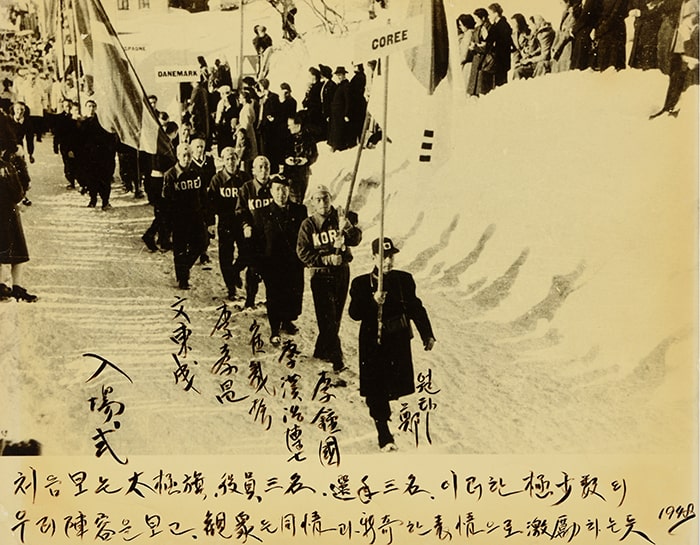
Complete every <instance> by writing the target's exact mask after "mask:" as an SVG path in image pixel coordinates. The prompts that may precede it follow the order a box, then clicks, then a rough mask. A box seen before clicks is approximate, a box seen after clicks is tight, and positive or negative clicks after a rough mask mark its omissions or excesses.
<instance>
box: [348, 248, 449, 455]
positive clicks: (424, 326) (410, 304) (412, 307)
mask: <svg viewBox="0 0 700 545" xmlns="http://www.w3.org/2000/svg"><path fill="white" fill-rule="evenodd" d="M383 252H384V255H383V261H382V262H381V263H380V261H379V239H375V240H374V241H373V242H372V255H373V257H374V262H375V267H374V270H373V271H372V272H371V273H369V274H364V275H362V276H358V277H357V278H355V279H354V280H353V281H352V285H351V287H350V306H349V309H348V311H349V314H350V317H351V318H352V319H353V320H357V321H360V347H359V357H360V362H359V363H360V395H361V396H362V397H364V398H365V402H366V403H367V406H368V407H369V414H370V416H371V417H372V418H373V419H374V423H375V426H376V428H377V436H378V440H379V448H380V449H382V450H383V451H391V450H396V449H397V447H396V444H395V443H394V437H393V436H392V434H391V431H390V430H389V425H388V422H389V420H390V418H391V408H390V406H389V401H390V400H394V399H398V398H399V397H401V396H406V395H409V394H412V393H413V392H414V391H415V385H414V379H413V358H412V355H411V339H412V338H413V331H412V329H411V321H413V323H414V324H415V325H416V328H417V329H418V334H419V335H420V337H421V340H422V341H423V347H424V349H425V350H432V348H433V346H434V345H435V336H434V335H433V329H432V326H431V324H430V319H429V318H428V313H427V311H426V310H425V307H424V306H423V303H422V302H421V300H420V299H419V298H418V297H417V295H416V284H415V282H414V280H413V277H412V276H411V275H410V274H409V273H407V272H404V271H399V270H394V254H396V253H397V252H398V250H397V249H396V247H395V246H394V243H393V242H392V240H391V239H390V238H386V237H385V238H384V239H383ZM380 265H381V266H382V270H383V284H382V288H383V289H382V291H381V292H380V291H378V275H379V270H378V267H379V266H380ZM379 305H381V307H382V321H381V323H382V328H381V337H380V335H379V332H378V327H379V326H378V324H379V314H378V309H379ZM379 339H381V341H380V340H379Z"/></svg>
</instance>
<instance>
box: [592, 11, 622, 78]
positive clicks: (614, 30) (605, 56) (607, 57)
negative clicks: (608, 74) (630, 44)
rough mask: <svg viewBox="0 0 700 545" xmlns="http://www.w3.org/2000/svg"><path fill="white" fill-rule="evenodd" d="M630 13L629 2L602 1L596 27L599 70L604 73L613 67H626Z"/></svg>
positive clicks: (617, 68) (618, 68) (597, 64)
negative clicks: (626, 22) (628, 17)
mask: <svg viewBox="0 0 700 545" xmlns="http://www.w3.org/2000/svg"><path fill="white" fill-rule="evenodd" d="M629 11H630V8H629V0H601V11H600V18H599V19H598V24H597V25H596V27H595V41H596V66H595V68H596V69H597V70H600V71H601V72H602V71H603V70H606V69H607V68H610V67H611V66H612V67H613V68H615V69H616V70H622V69H623V68H624V67H625V57H626V56H627V55H626V52H625V43H626V41H627V27H626V25H625V19H626V18H627V16H628V14H629Z"/></svg>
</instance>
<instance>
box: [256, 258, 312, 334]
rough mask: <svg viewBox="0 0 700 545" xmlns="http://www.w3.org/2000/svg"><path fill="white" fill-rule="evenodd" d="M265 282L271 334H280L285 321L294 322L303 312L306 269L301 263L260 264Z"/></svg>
mask: <svg viewBox="0 0 700 545" xmlns="http://www.w3.org/2000/svg"><path fill="white" fill-rule="evenodd" d="M260 274H261V275H262V278H263V282H264V283H265V298H266V301H265V306H266V308H267V319H268V321H269V322H270V335H279V332H280V327H281V326H282V323H283V322H293V321H294V320H296V319H297V318H298V317H299V315H300V314H301V301H302V295H303V292H304V269H303V266H302V265H301V263H297V264H287V263H279V262H277V263H269V264H265V265H262V266H260Z"/></svg>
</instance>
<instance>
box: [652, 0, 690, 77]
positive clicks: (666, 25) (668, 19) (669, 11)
mask: <svg viewBox="0 0 700 545" xmlns="http://www.w3.org/2000/svg"><path fill="white" fill-rule="evenodd" d="M682 4H683V0H665V1H664V2H663V3H662V4H661V8H660V11H661V25H660V26H659V34H658V36H657V47H656V58H657V61H658V64H659V69H660V70H661V71H662V72H663V73H664V74H666V75H669V74H670V73H671V59H672V58H673V52H672V51H671V49H672V47H673V42H674V39H675V36H676V28H677V27H678V15H679V14H680V12H681V5H682Z"/></svg>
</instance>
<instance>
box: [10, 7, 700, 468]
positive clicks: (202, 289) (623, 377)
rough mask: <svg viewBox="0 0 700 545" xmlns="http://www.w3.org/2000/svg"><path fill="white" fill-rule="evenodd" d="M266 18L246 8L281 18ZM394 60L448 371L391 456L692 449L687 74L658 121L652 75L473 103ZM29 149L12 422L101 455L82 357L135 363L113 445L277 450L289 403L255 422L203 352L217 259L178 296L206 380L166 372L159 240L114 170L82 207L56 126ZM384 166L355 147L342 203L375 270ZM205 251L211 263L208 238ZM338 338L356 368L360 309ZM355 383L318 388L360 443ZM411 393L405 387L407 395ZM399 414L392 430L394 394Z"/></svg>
mask: <svg viewBox="0 0 700 545" xmlns="http://www.w3.org/2000/svg"><path fill="white" fill-rule="evenodd" d="M397 3H398V2H394V5H395V4H397ZM363 4H364V2H363ZM504 6H505V3H504ZM448 7H449V6H448ZM348 9H349V8H348ZM354 9H355V12H356V13H358V17H359V14H360V13H361V10H360V9H359V7H355V8H354ZM449 9H456V8H454V7H449ZM460 9H461V8H460ZM355 12H353V13H355ZM274 16H275V14H273V15H272V16H270V15H265V14H261V15H260V17H261V19H260V20H262V21H268V27H269V28H270V29H271V32H275V27H274V26H273V25H276V24H277V23H276V21H277V20H276V19H275V18H274ZM266 17H267V18H266ZM349 20H352V18H350V17H349ZM358 20H359V19H358ZM274 37H275V35H274V34H273V38H274ZM280 41H281V40H277V43H279V42H280ZM349 43H350V38H349V37H347V36H346V37H327V36H326V35H324V34H322V33H321V32H320V31H319V29H318V28H311V29H309V30H308V31H307V34H306V35H305V37H304V42H303V43H302V42H297V43H295V44H291V45H280V47H279V49H278V50H277V51H275V54H274V56H273V61H272V73H273V74H274V76H273V86H274V85H278V84H279V82H281V81H283V80H287V81H290V82H291V83H292V87H293V88H294V89H295V94H296V96H297V97H298V98H299V99H300V98H301V96H303V88H304V81H305V70H306V68H307V67H308V66H309V65H311V64H318V63H319V62H323V63H324V64H329V65H336V64H345V65H346V66H349V65H350V61H351V58H350V56H349V55H348V54H347V51H348V49H347V47H349V46H348V45H347V44H349ZM324 45H325V47H324ZM391 73H392V78H394V79H392V80H391V81H390V89H392V91H391V92H392V93H394V94H393V95H390V96H392V97H393V98H391V106H390V121H389V131H388V132H389V135H390V136H391V138H392V144H390V146H389V151H388V163H387V172H388V179H387V197H388V201H387V216H386V233H387V235H389V236H392V237H393V238H394V240H395V241H396V242H397V244H398V245H399V247H400V248H401V253H399V254H398V256H397V266H398V267H399V268H404V269H406V270H409V271H410V272H412V273H413V274H414V276H415V277H416V280H417V283H418V290H419V294H420V295H421V297H422V298H423V301H424V303H425V305H426V307H427V308H428V311H429V313H430V315H431V318H432V320H433V325H434V328H435V331H436V335H437V338H438V344H437V345H436V348H435V350H434V351H433V352H431V353H429V354H427V353H424V352H422V351H420V350H419V346H418V344H416V346H415V347H414V349H415V350H416V352H415V363H416V370H417V372H425V371H426V370H427V369H431V370H432V372H433V379H434V382H435V385H436V387H437V388H440V392H439V394H437V396H436V398H435V400H436V402H437V405H438V406H437V408H436V409H435V410H434V411H433V412H432V414H431V418H430V425H431V438H432V445H428V444H427V442H426V440H425V436H424V435H423V434H421V441H420V446H419V448H418V449H416V448H415V446H414V441H413V436H412V434H411V433H408V432H402V433H399V434H398V436H397V442H398V443H399V446H400V447H401V450H402V452H406V453H411V452H414V451H416V452H417V451H420V452H426V451H427V452H434V453H443V452H451V453H493V452H499V453H512V452H518V453H522V452H543V451H546V452H659V451H665V450H667V449H668V450H671V451H675V450H678V449H683V448H687V446H688V445H689V444H692V442H693V441H694V420H693V419H692V418H691V417H689V415H691V414H694V412H693V411H694V408H695V406H696V389H695V387H694V385H695V384H696V382H697V380H696V370H695V359H694V355H695V341H694V332H695V328H696V324H695V320H694V311H695V297H693V294H694V293H695V281H696V273H695V248H696V237H695V232H696V208H697V198H696V181H697V158H696V153H697V118H698V117H697V113H698V112H697V88H696V89H693V90H691V91H690V92H689V93H688V94H687V95H686V97H685V98H684V101H683V103H682V104H681V106H682V111H681V114H680V115H679V117H678V118H677V119H674V118H659V119H657V120H654V121H649V120H648V119H647V118H648V115H649V114H650V113H651V112H653V111H655V109H657V108H658V107H659V105H660V103H661V102H662V98H663V94H664V92H665V85H666V80H665V78H664V77H663V76H662V75H661V74H660V73H658V72H656V71H650V72H638V71H624V72H620V73H615V72H606V73H604V74H597V73H592V72H584V73H567V74H559V75H552V76H548V77H545V78H541V79H538V80H531V81H525V82H517V83H513V84H509V85H508V86H506V87H504V88H501V89H499V90H497V91H495V92H494V93H492V94H490V95H488V96H486V97H483V98H481V99H479V100H478V101H466V100H464V101H462V100H461V97H460V98H459V99H456V98H454V95H457V93H451V92H450V91H449V90H448V91H444V90H443V91H440V92H442V93H443V95H441V96H440V97H439V98H440V102H439V103H438V104H437V105H436V104H435V103H434V102H433V103H430V102H426V101H425V100H424V99H423V98H422V97H420V96H418V94H417V93H415V92H413V91H412V90H411V88H410V85H411V83H410V81H411V80H410V74H407V73H406V71H405V70H402V68H401V64H400V63H399V62H396V63H394V64H392V72H391ZM414 99H415V101H417V102H414ZM416 104H418V106H416ZM393 109H397V110H399V111H401V110H402V111H403V112H404V114H403V115H399V116H398V117H396V115H393V116H392V110H393ZM437 115H441V116H444V117H445V118H449V119H450V120H451V122H450V123H449V124H448V123H446V122H443V121H441V122H440V123H438V127H443V128H445V130H444V131H441V134H440V138H441V142H443V143H445V147H442V148H440V149H438V150H436V158H435V161H434V162H432V163H430V164H428V165H426V164H420V163H418V161H417V160H416V157H417V154H418V147H417V144H418V143H419V142H420V136H421V134H422V130H423V129H424V128H426V123H433V122H434V121H435V117H434V116H437ZM431 116H432V117H431ZM445 133H448V134H445ZM355 153H356V151H355V150H348V151H345V152H341V153H330V151H329V150H328V149H327V148H325V147H322V149H321V156H320V158H319V161H318V163H317V164H316V165H314V170H313V178H312V183H315V182H321V183H325V184H327V185H329V186H330V187H331V189H332V191H333V192H334V194H336V196H337V198H338V199H339V202H341V203H342V202H344V200H345V196H346V194H347V190H348V186H349V173H350V171H351V168H352V165H353V163H354V160H355ZM37 157H38V160H37V163H36V164H35V165H34V166H33V168H32V175H33V177H34V187H33V189H32V196H33V200H34V203H35V204H34V205H33V206H32V207H31V208H30V209H28V210H26V211H25V213H24V214H23V220H24V223H25V229H26V231H27V237H28V239H29V243H30V252H31V255H32V261H31V264H30V267H29V269H28V273H27V275H28V284H29V285H30V286H31V287H33V288H34V289H35V291H37V292H38V293H39V294H40V295H41V302H39V303H37V304H36V305H18V304H15V303H4V304H2V305H0V321H1V323H2V330H3V331H9V332H13V331H14V332H17V331H20V332H21V333H20V335H18V336H15V337H11V336H9V335H3V337H2V339H0V354H1V356H0V359H2V362H1V363H2V368H3V369H4V370H5V371H4V373H5V377H4V380H3V381H2V388H4V391H3V392H0V393H2V396H1V397H2V399H3V400H4V401H3V407H4V408H5V407H12V413H13V419H11V420H10V423H9V424H8V425H7V427H8V428H9V435H10V437H16V438H26V437H28V436H31V437H35V438H37V439H39V440H40V441H41V442H42V443H43V444H44V445H45V449H46V452H47V453H50V454H68V453H81V454H90V453H92V452H93V450H94V447H93V445H92V442H91V441H90V434H91V433H94V426H95V425H96V424H97V423H99V421H98V420H95V419H96V418H97V416H96V415H94V414H93V413H90V412H88V409H87V402H86V400H87V399H88V398H89V397H90V396H93V395H95V394H96V393H99V383H98V384H96V385H93V384H86V383H85V380H86V379H87V377H88V376H89V374H90V373H92V371H94V365H93V363H92V362H91V361H89V360H86V359H85V358H83V357H82V354H83V353H85V352H95V353H99V354H102V355H104V356H105V357H112V358H114V359H115V361H118V362H119V364H120V366H122V367H123V368H124V369H128V370H129V374H130V376H132V378H133V379H134V384H133V385H127V384H125V383H116V381H115V385H118V390H117V391H118V395H119V396H120V397H119V398H120V400H121V401H123V402H124V403H125V404H126V407H127V411H126V413H125V415H124V417H123V425H122V429H121V430H120V432H119V435H118V436H115V437H117V439H115V444H116V445H117V447H118V448H119V449H120V450H121V451H123V452H129V453H148V454H156V453H183V454H191V453H214V454H216V453H258V452H265V453H280V452H285V448H284V426H283V425H282V423H281V420H282V416H283V415H285V414H286V413H285V408H286V407H287V406H288V403H287V402H286V401H284V400H282V399H281V398H280V397H279V396H272V395H271V396H269V397H268V398H267V403H268V406H269V412H270V414H272V415H274V418H275V425H274V427H273V428H272V430H271V431H270V432H266V433H260V424H259V423H258V422H255V421H253V420H252V419H251V418H250V415H249V414H248V408H249V405H246V406H245V407H243V405H237V406H228V407H222V406H221V404H219V403H218V402H216V401H215V400H214V395H215V394H216V393H218V391H219V385H220V382H221V381H220V377H218V376H214V375H212V374H211V373H207V372H206V369H207V367H210V366H211V365H212V364H213V363H214V362H215V361H216V359H217V358H218V357H219V347H220V345H221V342H220V339H219V338H217V337H216V336H214V337H211V336H210V335H209V332H210V330H211V328H212V325H213V324H214V322H215V319H216V315H217V311H216V308H217V306H218V305H219V304H220V303H221V297H222V295H223V294H224V290H223V284H222V282H221V278H220V275H219V272H218V270H217V268H216V266H215V267H214V270H213V271H204V270H202V269H201V268H200V267H197V268H196V270H195V271H194V273H193V285H194V289H193V290H192V291H191V292H189V293H188V294H187V298H188V302H187V308H188V309H189V310H190V313H191V316H192V321H193V322H192V329H193V331H194V334H193V338H192V344H193V346H194V347H195V349H196V350H195V352H194V353H193V354H194V355H193V356H192V357H193V358H194V359H196V360H197V361H198V365H199V367H197V372H196V374H197V384H198V385H199V389H200V390H201V391H202V392H203V395H201V396H197V395H192V392H185V391H183V387H182V383H179V384H177V383H175V380H174V377H173V372H174V365H173V359H172V357H171V352H172V350H173V343H172V342H171V341H170V340H169V337H170V336H171V335H172V334H173V328H174V327H175V326H174V324H173V322H172V310H171V309H170V304H172V303H173V302H174V301H175V299H174V297H175V296H176V295H179V294H180V293H179V292H177V290H175V289H174V288H173V285H174V279H173V271H172V262H171V256H170V254H167V255H153V254H149V253H147V252H145V251H144V249H143V245H142V243H141V241H140V238H139V237H140V235H141V233H142V232H143V230H144V229H145V227H146V226H147V225H148V223H149V214H150V213H151V210H150V208H149V207H148V206H146V205H144V204H143V203H141V202H135V201H134V199H133V197H130V196H120V195H118V193H119V191H118V190H117V189H116V187H117V186H116V185H115V195H117V196H116V197H115V199H114V201H115V202H114V204H115V210H113V211H112V212H113V213H109V214H105V213H102V212H101V211H99V210H86V209H85V208H84V204H85V203H84V202H83V201H82V200H81V198H80V197H78V196H77V195H75V194H73V193H67V192H65V191H64V190H63V183H61V182H60V178H61V170H60V166H59V160H58V159H57V158H56V157H55V156H53V155H51V153H50V143H47V142H44V143H42V144H41V145H40V147H39V149H38V153H37ZM380 172H381V151H380V149H373V150H366V151H365V152H364V154H363V159H362V162H361V167H360V171H359V176H358V186H357V189H356V192H355V195H354V198H353V208H354V209H355V210H356V211H357V212H358V213H359V216H360V225H361V227H362V228H363V230H364V240H363V242H362V244H361V245H360V247H358V248H357V249H356V251H355V255H356V259H355V261H354V262H353V265H352V274H353V276H354V275H356V274H361V273H363V272H365V271H367V270H368V269H369V267H370V256H369V244H370V242H371V240H372V239H373V238H375V237H376V236H377V234H378V232H379V227H378V213H379V188H378V183H379V179H380ZM211 255H212V257H213V261H214V263H216V250H215V249H212V251H211ZM307 291H308V290H307ZM304 305H305V306H304V313H303V315H302V317H301V318H300V320H299V322H298V324H299V326H300V327H301V333H300V335H299V336H298V337H297V341H298V345H299V349H300V350H301V352H302V354H303V356H302V358H301V359H300V362H299V364H298V367H297V371H298V373H299V374H300V375H301V376H302V379H301V388H302V391H303V392H305V399H304V402H303V403H302V404H301V406H302V409H303V411H304V412H305V414H306V416H307V425H306V426H307V427H305V434H306V438H307V442H306V444H307V445H308V449H309V450H310V451H313V450H314V449H315V446H313V445H314V444H315V443H314V441H315V440H317V439H318V438H319V437H320V435H321V433H320V431H318V430H317V429H315V428H314V427H313V426H310V425H308V421H309V420H310V419H311V417H312V416H313V414H315V413H316V411H318V410H319V407H320V404H319V402H318V400H312V399H311V392H312V391H313V388H314V385H315V384H316V380H317V373H318V372H320V371H321V370H322V369H324V366H323V364H321V363H320V362H316V361H314V360H311V359H309V358H308V357H306V356H307V355H308V354H310V353H311V351H312V347H313V341H314V336H315V319H314V316H313V307H312V301H311V298H310V294H309V293H307V294H306V298H305V302H304ZM253 318H255V319H257V321H258V322H259V323H261V324H262V325H263V330H262V332H263V338H266V332H267V329H266V327H267V326H266V323H265V319H264V315H263V312H262V310H257V311H255V312H254V313H252V314H246V315H242V314H237V315H235V317H234V320H233V325H232V331H233V333H234V340H232V341H231V347H232V353H233V354H234V355H235V359H234V362H235V363H236V364H237V365H238V366H239V378H238V379H237V380H238V381H239V382H238V383H237V384H238V388H237V393H240V395H243V394H247V395H254V394H255V392H253V391H252V390H251V387H250V386H249V385H248V383H247V381H246V380H245V379H246V377H247V372H248V367H247V363H248V360H249V359H250V356H249V354H250V347H249V346H248V340H249V337H250V332H249V331H248V328H249V326H250V324H251V322H252V319H253ZM341 336H342V340H343V346H344V349H345V352H346V358H347V363H348V365H350V367H351V368H352V369H354V368H355V367H356V337H357V325H356V324H355V323H353V322H351V320H350V319H349V318H348V317H347V316H346V317H345V319H344V323H343V326H342V329H341ZM191 361H192V360H190V362H191ZM262 361H263V363H264V365H265V368H266V369H267V370H268V371H269V372H270V377H271V378H270V383H271V384H273V383H274V384H275V385H276V386H277V387H279V378H280V377H281V376H282V374H283V373H285V372H286V370H285V369H284V368H283V367H282V366H281V365H280V364H279V363H276V355H274V354H272V353H269V352H268V353H266V354H265V355H264V356H262ZM192 366H193V369H194V364H192ZM101 383H104V381H102V382H101ZM349 383H350V384H349V386H348V388H346V389H342V390H341V389H337V390H336V391H335V394H336V397H335V399H334V400H333V401H332V407H333V408H334V410H335V411H336V412H337V413H338V414H339V415H340V423H341V428H342V432H341V434H340V439H339V441H340V444H341V447H342V448H343V450H344V452H346V453H348V454H352V453H367V452H373V451H374V449H375V443H374V436H373V435H374V434H373V429H372V423H371V420H370V419H369V417H368V415H367V414H366V408H365V406H364V403H363V400H362V399H361V398H360V397H359V395H358V392H357V377H356V375H355V374H354V371H351V372H350V378H349ZM96 388H97V389H96ZM417 398H418V396H411V397H409V398H407V399H404V400H402V401H405V402H406V403H408V404H409V407H410V408H411V410H416V407H417V404H418V399H417ZM251 399H252V398H250V399H248V402H247V403H248V404H249V403H250V400H251ZM393 408H394V419H393V426H394V427H396V426H397V425H398V422H399V416H398V413H399V410H400V404H399V403H396V404H394V405H393ZM3 413H4V414H9V411H8V412H6V411H5V410H3Z"/></svg>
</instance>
